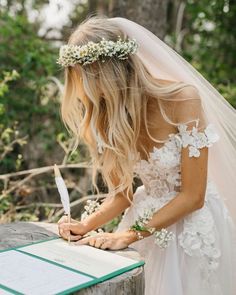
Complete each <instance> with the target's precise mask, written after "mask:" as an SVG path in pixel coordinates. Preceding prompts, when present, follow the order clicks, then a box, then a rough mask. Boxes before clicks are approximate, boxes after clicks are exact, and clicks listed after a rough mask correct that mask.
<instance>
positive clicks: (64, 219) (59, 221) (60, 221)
mask: <svg viewBox="0 0 236 295" xmlns="http://www.w3.org/2000/svg"><path fill="white" fill-rule="evenodd" d="M64 222H68V216H67V215H63V216H62V217H61V218H60V219H59V220H58V222H57V223H58V224H61V223H64Z"/></svg>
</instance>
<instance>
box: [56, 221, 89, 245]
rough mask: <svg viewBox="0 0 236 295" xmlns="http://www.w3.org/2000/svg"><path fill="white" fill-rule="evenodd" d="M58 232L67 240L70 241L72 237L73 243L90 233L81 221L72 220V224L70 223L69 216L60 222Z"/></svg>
mask: <svg viewBox="0 0 236 295" xmlns="http://www.w3.org/2000/svg"><path fill="white" fill-rule="evenodd" d="M58 231H59V235H60V236H61V237H62V238H63V239H65V240H68V239H69V236H70V240H71V241H77V240H79V239H80V238H81V237H82V236H83V235H85V234H86V233H87V232H88V230H87V228H86V226H85V225H84V223H83V222H81V221H77V220H75V219H72V218H71V219H70V223H68V216H62V218H61V219H60V220H59V221H58Z"/></svg>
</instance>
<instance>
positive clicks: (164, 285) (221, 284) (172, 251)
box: [116, 124, 236, 295]
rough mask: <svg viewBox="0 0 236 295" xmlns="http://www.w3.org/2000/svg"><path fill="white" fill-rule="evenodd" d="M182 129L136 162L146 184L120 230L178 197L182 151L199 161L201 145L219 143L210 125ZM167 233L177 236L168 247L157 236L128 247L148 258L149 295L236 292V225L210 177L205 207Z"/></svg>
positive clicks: (145, 267) (127, 212) (146, 267)
mask: <svg viewBox="0 0 236 295" xmlns="http://www.w3.org/2000/svg"><path fill="white" fill-rule="evenodd" d="M178 131H179V132H178V133H176V134H170V135H169V138H168V140H167V141H166V142H165V144H164V145H163V146H162V147H160V148H156V147H154V148H153V151H152V152H151V153H150V154H149V159H148V160H140V161H138V162H137V163H136V164H135V173H136V175H137V176H138V177H140V179H141V180H142V183H143V185H142V186H140V187H138V188H137V190H136V191H135V193H134V196H133V201H134V205H131V206H130V207H129V208H127V209H126V211H125V212H124V215H123V217H122V220H121V222H120V223H119V225H118V228H117V229H116V231H117V232H119V231H123V230H126V229H128V228H129V226H131V225H132V224H134V222H135V220H137V219H138V217H139V216H143V215H144V212H145V209H147V208H155V210H158V209H160V208H161V207H162V206H164V205H165V204H166V203H168V202H169V201H170V200H171V199H173V198H174V197H175V196H176V195H177V194H178V191H179V190H180V186H181V171H180V163H181V149H182V148H183V147H188V148H189V156H190V157H198V156H199V155H200V149H201V148H202V147H204V146H207V147H210V146H211V145H212V144H217V143H215V142H217V141H218V139H219V136H218V134H217V131H216V130H215V129H214V126H213V125H212V124H208V125H207V127H206V128H205V129H204V130H203V131H202V132H199V131H198V130H197V129H196V128H195V127H193V128H192V129H191V130H188V129H187V126H186V125H184V124H180V125H178ZM209 152H210V150H209ZM215 160H216V161H217V159H215ZM192 181H193V182H194V179H193V180H192ZM167 230H168V231H172V232H173V233H174V235H175V237H174V240H172V241H170V243H169V246H168V247H167V248H165V249H161V248H160V247H159V246H158V245H157V244H155V243H154V236H149V237H147V238H144V239H142V240H139V241H136V242H134V243H132V244H131V245H130V247H132V248H135V249H136V250H137V251H138V252H139V253H140V254H141V256H142V258H143V259H144V260H145V265H144V271H145V295H235V294H236V293H235V289H236V288H235V284H236V276H235V266H236V237H235V235H236V230H235V225H234V223H233V220H232V218H231V216H230V214H229V212H228V209H227V208H226V206H225V204H224V201H223V199H222V197H221V196H220V195H219V193H218V190H217V188H216V186H215V184H214V183H213V182H212V180H210V179H209V178H208V182H207V188H206V194H205V204H204V206H203V207H202V208H201V209H198V210H196V211H194V212H192V213H190V214H188V215H187V216H186V217H184V218H182V219H181V220H179V221H178V222H176V223H175V224H173V225H171V226H169V227H167ZM134 295H135V294H134Z"/></svg>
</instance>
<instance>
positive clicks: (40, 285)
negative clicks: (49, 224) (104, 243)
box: [0, 250, 93, 295]
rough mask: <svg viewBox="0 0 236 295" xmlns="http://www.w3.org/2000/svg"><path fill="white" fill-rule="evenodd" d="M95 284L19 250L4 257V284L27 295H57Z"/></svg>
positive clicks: (0, 262) (0, 265) (0, 269)
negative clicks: (57, 294) (86, 284)
mask: <svg viewBox="0 0 236 295" xmlns="http://www.w3.org/2000/svg"><path fill="white" fill-rule="evenodd" d="M91 280H93V279H92V278H90V277H87V276H84V275H82V274H79V273H76V272H73V271H70V270H67V269H64V268H62V267H58V266H56V265H54V264H51V263H48V262H45V261H42V260H40V259H37V258H34V257H31V256H29V255H27V254H23V253H20V252H17V251H15V250H10V251H6V252H1V253H0V284H1V285H3V286H6V287H8V288H10V289H13V290H16V291H18V292H21V293H23V294H25V295H55V294H56V293H59V292H62V291H64V290H67V289H69V288H72V287H75V286H78V285H80V284H83V283H86V282H88V281H91ZM0 292H1V290H0ZM5 292H6V291H5ZM0 294H1V293H0ZM3 294H4V293H3ZM5 294H8V293H5Z"/></svg>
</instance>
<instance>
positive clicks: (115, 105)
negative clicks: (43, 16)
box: [58, 17, 236, 295]
mask: <svg viewBox="0 0 236 295" xmlns="http://www.w3.org/2000/svg"><path fill="white" fill-rule="evenodd" d="M145 38H148V39H145ZM58 63H59V64H61V65H62V66H63V67H64V68H65V89H64V95H63V99H62V104H61V115H62V120H63V122H64V123H65V126H66V127H67V129H68V131H69V132H70V133H71V134H72V136H73V137H74V138H75V139H76V141H75V146H74V149H76V148H77V147H78V143H79V142H80V140H83V141H84V142H85V143H86V144H87V146H88V148H89V151H90V154H91V159H92V161H91V167H92V171H93V174H92V176H93V177H92V180H93V185H94V187H95V188H96V189H97V190H98V188H97V186H96V176H97V173H98V172H100V173H101V175H102V177H103V180H104V182H105V183H106V185H107V187H108V194H107V198H106V199H105V201H103V203H102V204H101V205H100V206H99V208H98V209H97V210H96V211H95V212H93V213H91V214H90V215H89V216H87V217H86V218H84V219H83V220H82V219H81V220H80V221H77V220H74V219H72V220H71V223H68V220H67V217H66V216H64V217H62V218H61V219H60V221H59V222H58V226H59V233H60V235H61V236H62V237H63V238H65V239H68V237H69V235H70V239H71V240H74V241H77V242H76V243H78V244H88V245H91V246H94V247H97V248H100V249H113V250H114V249H124V248H126V247H128V246H130V247H132V248H135V249H137V251H138V252H139V253H140V254H141V256H142V258H143V259H144V260H145V265H144V269H145V295H154V294H156V295H195V294H196V295H198V294H201V295H213V294H214V295H235V294H236V286H235V285H236V284H235V280H236V276H235V275H236V273H235V269H236V247H235V246H236V236H235V235H236V230H235V223H234V221H233V218H232V216H233V213H234V212H235V204H236V199H235V197H236V193H235V189H234V184H233V173H232V172H233V171H235V168H236V166H235V163H236V151H235V146H234V144H235V139H236V135H235V124H236V112H235V110H233V108H232V107H230V106H229V104H228V103H227V102H226V101H225V100H224V99H223V98H222V97H220V94H219V93H218V92H217V91H216V90H215V89H213V87H212V86H211V85H210V84H208V82H206V81H205V80H204V78H203V77H201V76H200V74H199V73H197V72H195V71H194V70H193V69H192V67H191V66H190V65H189V64H188V63H187V62H186V61H184V60H183V59H181V57H179V56H177V54H176V53H175V52H174V51H172V50H171V49H170V48H169V47H168V46H167V45H166V44H164V42H162V41H161V40H159V39H158V38H157V37H156V36H154V35H152V33H151V32H149V31H148V30H146V29H144V28H143V27H141V26H139V25H138V24H136V23H134V22H131V21H129V20H127V19H123V18H112V19H108V18H106V17H90V18H88V19H86V20H85V21H84V22H83V23H82V24H80V25H79V26H78V28H76V30H75V31H74V32H73V33H72V35H71V36H70V38H69V41H68V44H67V45H64V46H62V47H61V49H60V55H59V59H58ZM199 77H200V78H199ZM223 120H224V121H223ZM224 123H225V124H224ZM231 127H232V128H231ZM227 128H228V129H227ZM227 131H230V134H231V136H230V135H229V132H227ZM226 155H227V157H228V158H227V160H228V161H225V158H224V157H226ZM134 177H138V178H140V179H141V181H142V185H141V186H139V187H138V188H137V189H136V191H135V192H133V182H134ZM98 192H99V190H98ZM123 212H124V214H123V216H122V220H121V222H120V223H119V225H118V228H117V229H116V230H115V231H114V232H113V233H102V232H101V233H98V234H96V235H93V236H86V237H83V236H84V235H86V234H87V233H89V232H90V231H92V230H96V229H98V228H99V227H101V226H102V225H104V224H105V223H106V222H108V221H110V220H112V219H113V218H114V217H116V216H118V215H120V214H121V213H123Z"/></svg>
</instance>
